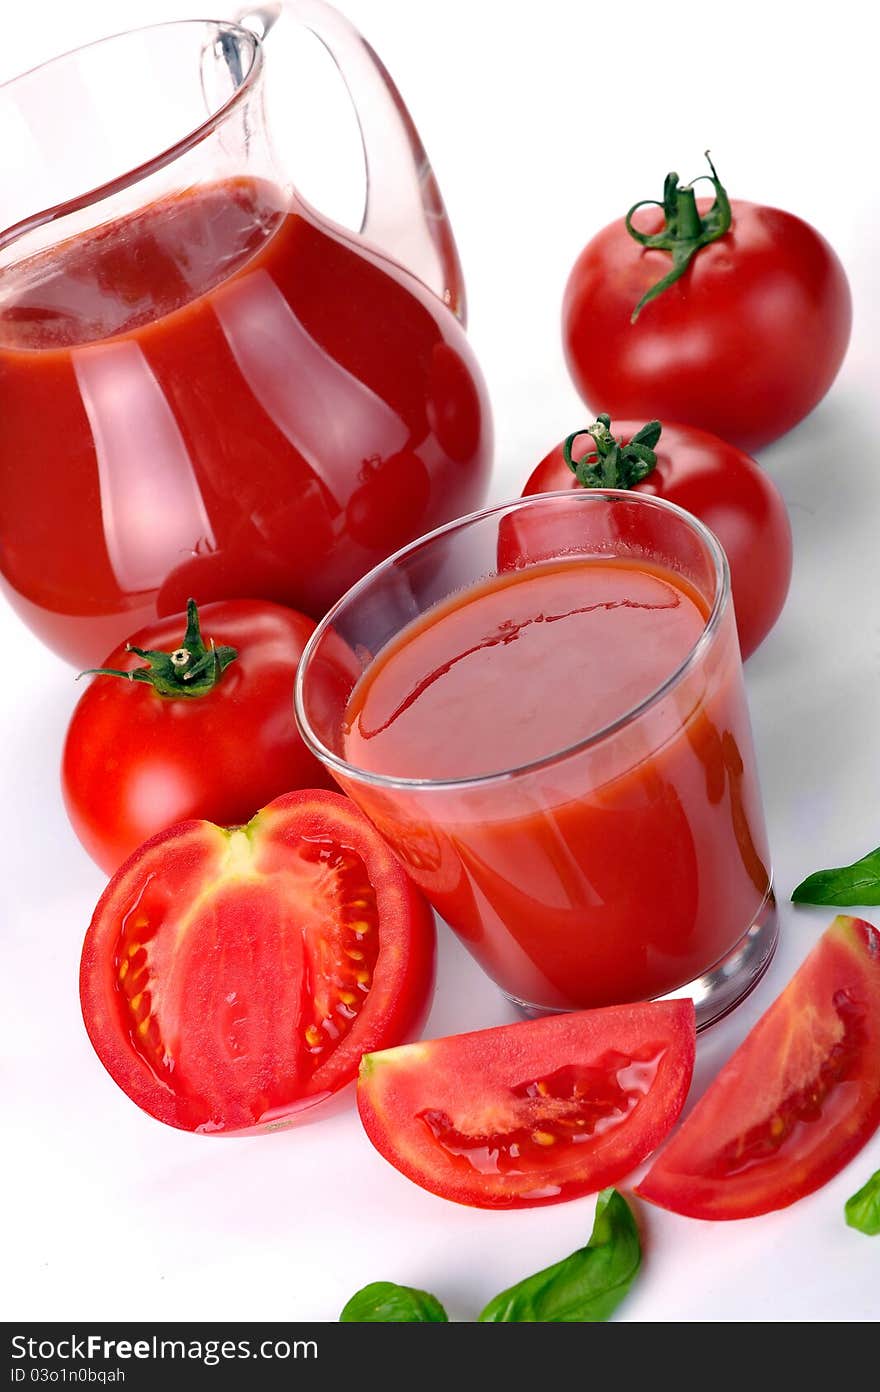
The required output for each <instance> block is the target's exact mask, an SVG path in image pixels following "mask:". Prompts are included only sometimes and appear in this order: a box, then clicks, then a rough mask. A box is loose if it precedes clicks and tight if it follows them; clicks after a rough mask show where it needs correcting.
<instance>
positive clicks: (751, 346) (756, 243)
mask: <svg viewBox="0 0 880 1392" xmlns="http://www.w3.org/2000/svg"><path fill="white" fill-rule="evenodd" d="M710 168H711V169H712V175H711V182H712V183H713V184H714V186H715V193H716V198H715V202H714V203H712V204H711V205H710V204H709V203H708V201H707V200H700V201H697V199H696V196H695V194H694V189H693V185H684V186H681V185H679V182H678V175H677V174H670V175H669V176H668V177H667V180H666V188H665V192H664V199H663V202H662V204H661V203H656V204H653V203H652V204H651V205H650V211H648V212H646V213H645V214H644V215H643V216H641V217H640V225H639V227H638V228H637V227H636V226H635V225H634V223H633V215H634V214H635V213H636V212H637V210H638V209H640V208H641V207H643V206H645V205H643V204H641V203H637V204H636V205H635V207H633V208H631V209H630V211H629V213H628V214H627V216H626V217H625V218H619V219H618V220H617V221H616V222H612V223H611V224H610V225H609V226H608V227H606V228H604V229H603V230H602V231H601V232H599V233H597V235H596V236H595V237H593V239H592V240H591V241H590V242H588V244H587V246H586V247H585V248H584V250H583V251H582V252H581V255H580V256H579V257H578V259H577V261H576V262H575V265H574V269H573V270H572V272H571V275H570V277H569V280H568V284H567V286H566V290H565V297H564V301H563V310H562V327H563V341H564V347H565V354H566V358H567V361H568V367H569V371H570V372H571V375H572V378H573V380H574V383H575V386H576V387H577V389H578V391H579V393H580V395H581V396H582V397H583V399H584V401H585V402H586V403H587V405H588V406H590V407H591V409H593V410H596V409H597V408H599V407H601V409H602V410H605V411H608V412H610V414H611V415H612V416H638V417H641V419H642V420H645V419H647V418H648V417H649V416H659V417H660V418H661V419H663V420H677V421H687V422H688V423H689V424H691V425H698V426H702V427H703V428H704V429H705V430H711V431H713V432H714V433H715V434H716V435H720V436H721V438H722V439H725V440H730V441H732V442H733V443H734V444H737V445H739V446H740V447H741V448H742V449H746V450H750V451H751V450H755V449H759V448H760V447H761V446H762V445H766V444H768V443H769V442H770V441H771V440H775V439H776V438H777V437H778V436H779V435H783V434H784V433H785V431H787V430H790V429H791V428H792V426H794V425H796V424H797V422H798V421H799V420H801V419H802V418H803V417H804V416H805V415H807V413H808V412H809V411H811V410H812V409H813V407H814V406H816V405H817V404H818V402H819V401H821V399H822V397H823V396H824V395H825V393H826V392H827V391H828V388H829V387H830V386H831V383H832V382H833V381H834V378H835V377H836V376H837V372H838V369H839V367H840V365H841V363H842V361H843V358H844V354H845V353H846V348H847V344H848V343H849V335H850V327H851V323H852V303H851V298H850V291H849V285H848V283H847V279H846V274H845V272H844V270H843V267H842V266H841V264H840V261H839V260H838V258H837V256H836V255H835V253H834V251H833V250H832V248H831V247H830V246H829V245H828V243H827V242H826V241H825V239H824V237H822V236H820V234H819V233H818V232H817V231H816V230H815V228H813V227H811V226H810V225H809V224H808V223H806V222H803V221H802V220H801V219H800V218H797V217H794V216H793V215H792V214H791V213H785V212H781V211H780V210H779V209H778V208H767V207H764V206H762V205H761V204H757V203H746V202H742V201H740V200H736V199H734V200H733V201H730V200H729V199H728V197H727V193H726V190H725V189H724V187H723V185H722V184H721V183H720V181H719V179H718V176H717V174H716V172H715V169H714V166H712V164H711V161H710ZM707 177H708V176H707Z"/></svg>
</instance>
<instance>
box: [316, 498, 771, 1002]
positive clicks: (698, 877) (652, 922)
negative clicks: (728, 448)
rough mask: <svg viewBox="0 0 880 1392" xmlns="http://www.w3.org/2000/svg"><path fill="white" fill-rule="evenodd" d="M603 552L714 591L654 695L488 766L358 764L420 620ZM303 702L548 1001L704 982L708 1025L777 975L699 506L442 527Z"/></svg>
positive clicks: (513, 990) (335, 612)
mask: <svg viewBox="0 0 880 1392" xmlns="http://www.w3.org/2000/svg"><path fill="white" fill-rule="evenodd" d="M588 558H592V559H601V560H604V561H607V560H609V559H610V558H614V559H616V560H618V561H620V562H623V563H624V564H627V565H630V566H633V567H635V568H638V567H642V566H647V567H648V568H650V569H653V570H655V571H656V569H657V568H662V569H663V570H665V571H667V572H670V571H671V572H673V574H674V575H676V576H680V577H681V578H682V580H683V581H684V582H686V584H687V585H689V586H690V587H691V588H692V590H694V591H696V593H697V595H698V596H699V597H700V600H701V601H702V607H704V609H705V613H706V615H707V617H706V619H705V624H704V627H703V629H702V632H701V633H700V634H699V637H698V639H697V641H696V642H695V643H694V645H693V647H692V648H691V650H690V651H689V652H688V654H687V656H686V657H685V659H684V661H682V662H681V663H680V664H679V665H678V667H677V668H676V670H674V671H673V672H672V673H671V675H669V676H668V678H667V679H666V680H665V681H663V682H662V684H661V685H659V686H658V687H657V688H656V689H655V690H652V691H651V692H650V694H648V695H647V697H646V698H645V699H642V700H640V701H639V702H638V704H637V705H635V706H631V707H628V706H627V704H626V701H625V700H624V699H623V698H622V699H621V707H620V710H619V711H618V712H617V713H616V715H615V717H614V718H613V719H612V720H610V721H609V722H607V723H606V724H605V725H604V727H603V728H601V729H599V730H595V729H594V730H590V729H589V714H588V713H587V714H586V716H585V721H586V724H585V736H584V738H583V739H582V740H580V741H579V742H577V743H575V744H573V745H570V746H569V747H566V748H560V749H558V750H552V752H551V753H549V754H548V755H547V756H546V757H542V758H540V759H538V760H535V761H533V762H531V763H525V764H522V765H520V766H517V767H505V768H497V769H495V768H493V769H492V770H491V771H490V772H488V773H486V774H485V775H483V776H479V777H463V778H454V777H451V778H443V779H435V778H404V777H398V776H394V774H393V773H392V772H390V771H389V772H385V771H383V770H381V769H379V770H378V771H377V769H375V768H371V769H369V770H368V769H365V768H361V767H358V766H357V765H356V764H355V763H352V762H351V761H350V760H349V759H348V758H347V757H346V753H345V747H344V731H345V718H346V708H347V706H348V703H349V699H350V697H351V694H352V691H353V690H354V687H355V686H356V684H357V682H358V681H359V680H360V679H361V678H362V676H363V674H364V673H365V672H367V671H368V669H369V668H370V665H371V664H372V663H373V662H374V661H376V659H377V658H379V657H380V656H381V655H382V653H383V650H385V649H386V647H387V645H388V644H389V643H390V642H392V640H398V642H400V641H405V634H404V638H403V640H401V639H400V638H399V635H400V634H401V631H402V630H405V629H406V628H407V626H408V625H412V624H414V623H415V622H416V621H417V620H420V619H422V617H423V616H424V615H426V614H428V613H430V611H431V610H432V609H433V607H434V606H436V605H439V604H442V603H443V602H444V601H448V600H450V598H451V597H453V596H455V595H457V594H459V593H461V592H464V593H466V592H467V590H468V589H469V588H470V587H472V586H474V585H478V584H479V585H481V586H483V587H485V586H486V585H487V584H489V585H491V582H492V580H493V578H494V577H496V576H501V577H502V579H503V575H504V574H505V573H506V572H508V571H510V570H511V569H515V570H523V569H526V568H528V567H531V566H538V565H546V564H547V562H557V563H558V562H560V561H563V562H564V561H578V560H584V559H588ZM585 660H589V661H593V660H602V655H601V654H590V655H588V656H587V657H586V658H585ZM295 702H296V717H297V721H298V724H299V727H300V730H301V732H302V735H303V738H304V739H305V741H306V743H307V744H308V746H309V747H310V748H311V749H312V751H313V752H314V753H315V754H316V755H317V756H318V757H319V758H320V759H321V760H322V761H323V763H324V764H325V765H326V767H327V768H328V769H329V771H330V772H331V773H332V775H333V776H334V778H335V779H336V781H337V782H338V783H339V785H340V787H341V788H342V789H343V790H344V791H345V792H346V793H348V794H349V795H350V796H351V797H352V798H353V799H354V801H355V802H356V803H358V805H359V806H360V807H361V808H362V809H363V811H364V812H365V813H366V815H367V816H368V817H369V818H370V820H371V821H372V822H373V823H374V825H375V826H376V828H377V829H378V830H379V832H380V833H381V834H382V836H383V837H384V838H385V840H386V841H387V843H388V845H389V846H390V847H391V848H392V850H393V851H394V852H395V854H396V855H397V857H398V858H399V860H400V861H401V862H402V864H403V865H404V867H405V868H406V870H407V871H408V873H409V874H410V876H411V877H412V879H413V880H414V881H415V882H416V884H417V885H418V886H419V887H420V888H421V889H422V890H423V892H424V893H425V895H426V896H427V898H428V899H429V900H430V902H431V903H432V904H433V906H434V908H435V909H436V910H437V912H438V913H439V914H440V915H441V917H443V918H444V919H445V920H446V922H447V923H448V924H449V925H450V926H451V927H452V928H453V929H454V931H455V932H456V933H457V934H458V936H459V938H460V939H461V940H462V942H463V943H464V944H465V946H466V947H467V948H468V950H469V951H470V952H471V953H472V954H473V956H474V957H475V958H476V960H477V961H478V962H479V963H480V965H481V966H482V967H483V969H484V970H485V971H486V972H487V973H488V974H489V976H490V977H491V978H492V979H493V980H494V981H495V982H496V983H497V984H498V985H499V986H500V987H501V989H502V990H503V991H504V992H505V994H506V995H507V996H508V997H509V998H510V999H511V1000H512V1001H513V1002H514V1003H515V1004H516V1005H517V1006H519V1007H520V1008H521V1009H522V1010H523V1011H524V1012H526V1013H527V1014H537V1013H543V1012H547V1011H554V1010H571V1009H581V1008H589V1007H594V1006H605V1005H612V1004H620V1003H623V1002H628V1001H636V1000H644V999H650V998H658V997H663V996H668V995H674V996H690V997H691V998H692V999H693V1001H694V1004H695V1007H696V1011H697V1022H698V1026H700V1027H702V1026H705V1025H707V1024H709V1023H711V1022H712V1021H713V1020H715V1019H717V1018H718V1017H719V1016H721V1015H723V1014H725V1013H726V1012H727V1011H728V1010H730V1009H731V1008H732V1007H733V1006H734V1005H735V1004H736V1003H737V1002H738V1001H739V1000H740V999H742V997H743V996H744V995H745V994H746V993H747V992H748V991H749V990H750V989H751V988H752V987H753V986H754V985H755V983H756V981H757V980H758V979H759V978H760V976H761V975H762V973H763V972H764V970H765V969H766V967H767V965H768V963H769V961H770V959H771V957H772V954H773V950H774V948H775V945H776V936H777V924H776V915H775V904H774V899H773V894H772V888H771V872H770V860H769V853H768V846H767V835H766V830H765V825H764V816H763V810H762V805H761V796H760V790H759V786H758V776H757V771H756V767H755V755H754V749H753V744H752V734H751V729H750V725H749V716H748V709H747V705H746V697H745V690H744V685H743V676H742V664H741V659H740V652H739V644H738V640H737V633H736V623H735V618H734V612H733V605H732V600H731V593H730V575H729V571H728V565H727V560H726V557H725V555H724V552H723V550H722V548H721V546H720V544H719V543H718V541H717V539H716V538H715V537H714V535H713V534H712V533H711V532H710V531H709V530H708V529H707V528H706V527H704V526H703V525H702V523H700V522H699V521H697V520H696V519H695V518H694V517H692V516H690V515H689V514H688V513H686V512H684V511H683V510H682V509H681V508H678V507H676V506H674V505H673V504H671V503H668V502H666V501H664V500H661V499H659V498H654V497H650V496H648V495H646V494H638V493H628V492H627V493H624V492H613V491H607V492H606V491H598V490H586V489H585V490H583V491H580V492H566V493H552V494H545V495H542V496H538V497H532V498H526V499H520V500H517V501H516V502H512V503H504V504H501V505H499V506H496V507H492V508H488V509H486V510H485V511H482V512H478V513H475V514H473V515H471V516H469V517H465V518H462V519H460V520H459V521H456V522H453V523H450V524H449V525H447V526H445V527H442V528H440V529H439V530H437V531H434V532H432V533H431V534H430V535H428V536H425V537H423V538H421V539H420V540H418V541H416V542H413V543H412V544H411V545H409V546H407V547H406V548H405V549H403V550H401V551H399V552H398V553H397V554H396V555H394V556H392V557H391V558H390V559H389V560H387V561H385V562H384V563H383V564H381V565H379V566H377V567H376V568H375V569H374V570H373V571H371V572H370V574H368V575H367V576H366V577H365V578H364V579H363V580H361V581H360V582H359V583H358V584H356V585H355V586H354V587H353V588H352V589H351V590H349V592H348V593H347V594H346V595H345V596H343V598H342V599H341V600H340V601H339V602H338V604H337V605H336V606H335V608H333V609H332V610H331V611H330V612H329V614H327V616H326V617H325V618H324V620H323V622H322V623H321V624H320V625H319V627H318V628H317V630H316V631H315V633H314V634H313V636H312V638H311V641H310V643H309V645H308V647H307V649H306V651H305V653H304V655H303V659H302V661H301V663H300V667H299V672H298V678H297V687H296V698H295ZM437 738H438V739H442V730H438V731H437Z"/></svg>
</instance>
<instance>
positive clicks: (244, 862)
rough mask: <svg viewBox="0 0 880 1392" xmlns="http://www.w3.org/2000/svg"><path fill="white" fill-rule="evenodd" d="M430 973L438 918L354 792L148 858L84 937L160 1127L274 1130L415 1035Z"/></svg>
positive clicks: (126, 1063) (112, 1023)
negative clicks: (374, 1052)
mask: <svg viewBox="0 0 880 1392" xmlns="http://www.w3.org/2000/svg"><path fill="white" fill-rule="evenodd" d="M433 968H434V928H433V920H432V917H431V911H430V909H429V908H428V906H427V904H426V903H425V901H424V900H423V899H422V898H421V896H420V895H419V893H418V891H417V890H416V889H415V887H414V886H413V885H412V884H411V882H410V881H409V879H408V878H407V876H406V875H405V873H404V872H403V870H402V869H401V868H400V866H399V865H398V863H397V861H396V860H395V859H394V857H393V856H392V854H391V852H390V851H389V850H388V849H387V848H386V846H385V844H384V842H383V841H382V840H381V838H380V837H379V835H378V834H377V832H376V831H375V830H374V829H373V827H372V826H371V825H370V823H369V822H368V821H367V820H366V818H365V817H364V816H363V815H362V814H361V813H360V812H359V811H358V809H357V808H356V807H355V806H354V804H353V803H352V802H350V801H349V799H348V798H346V797H342V795H341V794H339V793H327V792H296V793H287V794H285V796H284V797H280V798H276V799H275V801H274V802H270V803H269V804H268V806H266V807H264V808H263V810H262V811H261V812H258V813H257V815H256V816H255V817H254V818H253V819H252V820H251V821H250V822H249V823H248V824H247V826H245V827H238V828H234V829H232V830H228V831H227V830H226V829H224V828H223V827H218V826H214V824H213V823H212V822H195V821H194V822H182V823H180V824H179V825H177V826H174V827H171V828H169V829H168V830H167V831H163V832H161V833H160V834H159V835H158V836H155V837H153V839H152V840H151V841H147V842H146V843H145V844H144V845H143V846H141V847H140V849H139V850H137V851H135V853H134V855H133V856H131V857H130V859H129V860H127V861H126V862H125V864H124V865H123V866H122V867H121V868H120V869H119V870H118V871H117V872H116V874H115V875H114V876H113V879H112V880H111V881H110V883H109V884H108V886H107V888H106V890H105V891H104V893H103V895H102V896H101V899H100V901H99V903H98V907H97V908H96V910H95V913H94V917H93V918H92V922H91V926H90V927H89V930H88V933H87V934H86V940H85V945H84V947H83V955H82V965H81V969H80V998H81V1001H82V1009H83V1018H84V1019H85V1024H86V1029H87V1030H88V1034H89V1038H90V1039H91V1041H92V1044H93V1045H94V1047H95V1050H96V1052H97V1054H98V1057H99V1058H100V1060H101V1062H102V1063H103V1064H104V1067H105V1068H106V1069H107V1071H108V1073H109V1074H110V1075H111V1077H112V1078H113V1079H114V1080H115V1081H116V1082H117V1083H118V1084H119V1086H120V1087H121V1088H122V1089H123V1091H124V1092H126V1093H128V1096H129V1097H130V1098H132V1100H133V1101H135V1102H137V1104H138V1106H139V1107H143V1109H144V1111H146V1112H149V1113H150V1115H151V1116H154V1117H158V1119H159V1120H160V1121H164V1122H167V1123H168V1124H169V1125H170V1126H178V1127H180V1128H181V1129H183V1130H186V1131H202V1132H218V1131H219V1132H241V1131H250V1130H254V1129H260V1130H274V1129H275V1128H276V1127H277V1126H279V1125H286V1124H288V1123H289V1122H290V1121H291V1120H292V1119H293V1118H294V1116H295V1115H296V1114H297V1113H299V1112H301V1111H302V1110H304V1109H305V1108H308V1107H311V1106H314V1105H315V1103H317V1102H320V1101H321V1100H322V1099H323V1098H325V1097H327V1096H329V1094H331V1093H334V1092H336V1091H337V1090H338V1089H339V1088H341V1087H343V1086H344V1085H345V1084H346V1083H348V1082H351V1080H352V1079H353V1078H354V1076H355V1073H356V1072H357V1067H358V1063H359V1062H360V1058H361V1055H362V1054H363V1053H365V1052H366V1051H368V1050H371V1049H380V1048H383V1047H384V1046H386V1045H389V1044H397V1043H400V1041H401V1040H403V1039H406V1038H409V1037H411V1036H412V1034H413V1033H415V1031H416V1030H417V1028H418V1027H419V1025H420V1024H421V1023H422V1021H423V1018H424V1013H425V1010H426V1008H427V1004H428V997H429V994H430V989H431V986H432V983H433Z"/></svg>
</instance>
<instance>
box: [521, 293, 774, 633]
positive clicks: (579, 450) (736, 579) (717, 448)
mask: <svg viewBox="0 0 880 1392" xmlns="http://www.w3.org/2000/svg"><path fill="white" fill-rule="evenodd" d="M652 308H653V305H649V306H648V309H649V310H650V309H652ZM646 312H647V311H646ZM642 424H644V422H641V421H631V420H623V421H615V420H613V419H612V423H611V428H612V430H613V432H614V434H615V436H616V437H617V438H618V440H620V441H621V442H626V441H629V440H630V439H631V438H632V436H633V435H634V434H635V433H636V431H637V430H638V429H639V427H640V425H642ZM591 447H592V441H591V440H590V437H589V436H588V435H583V436H581V437H580V438H579V439H578V440H576V441H575V443H574V449H573V453H574V455H575V457H576V458H577V457H578V455H580V454H586V453H587V452H588V451H589V450H590V449H591ZM655 452H656V455H657V463H656V465H655V466H654V468H653V469H652V470H651V472H650V473H649V474H648V476H647V478H645V479H643V480H642V481H641V483H637V484H636V485H635V489H636V491H638V492H639V493H651V494H653V495H654V496H655V497H658V498H666V499H668V501H669V502H670V503H677V504H678V506H679V507H683V508H684V509H685V510H686V511H687V512H690V513H693V515H694V516H695V517H699V518H700V520H701V521H702V522H705V524H706V526H707V527H709V528H710V529H711V530H712V531H713V532H714V533H715V535H716V536H717V537H718V540H719V541H720V542H721V544H722V546H723V547H724V550H725V551H726V552H727V559H728V561H729V562H730V580H731V588H732V590H733V605H734V609H735V610H736V622H737V628H738V630H739V641H740V647H741V649H742V655H743V657H744V658H746V657H748V656H749V655H750V654H751V653H753V652H754V651H755V649H756V648H757V647H758V646H759V645H760V644H761V643H762V642H763V640H764V639H765V638H766V636H767V634H768V633H769V632H770V630H771V628H772V627H773V625H774V624H775V622H776V620H777V619H778V618H779V615H780V613H781V612H782V606H783V605H784V603H785V597H786V595H787V594H788V586H789V581H790V580H791V526H790V523H789V520H788V513H787V511H786V508H785V503H784V502H783V500H782V497H781V495H780V493H779V490H778V489H777V488H776V485H775V484H774V483H773V481H772V479H770V478H768V476H767V474H765V473H764V472H763V470H762V469H760V468H759V467H758V465H757V464H756V463H755V461H754V460H753V459H750V458H749V456H748V455H747V454H743V452H742V451H741V450H738V449H736V448H735V447H734V446H733V445H728V444H725V442H724V441H723V440H719V439H718V437H717V436H715V435H709V434H707V432H706V431H704V430H697V429H695V428H694V427H693V426H689V425H664V426H663V433H662V435H661V437H660V441H659V444H658V445H657V446H656V449H655ZM580 486H581V485H580V484H579V483H578V481H577V479H576V478H575V476H574V474H573V473H572V471H571V469H569V467H568V465H567V464H566V463H565V460H564V459H563V457H562V445H561V444H560V445H557V446H556V448H555V449H553V450H551V451H550V453H549V454H548V455H547V456H546V457H545V458H544V459H543V460H542V461H541V463H540V464H539V465H538V467H537V468H536V469H535V471H534V473H532V475H531V476H530V478H529V481H528V483H527V484H526V486H525V488H524V489H523V497H527V496H528V495H529V494H532V493H549V492H552V491H554V490H556V489H566V488H579V487H580Z"/></svg>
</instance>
